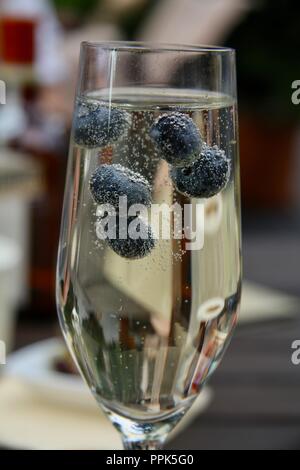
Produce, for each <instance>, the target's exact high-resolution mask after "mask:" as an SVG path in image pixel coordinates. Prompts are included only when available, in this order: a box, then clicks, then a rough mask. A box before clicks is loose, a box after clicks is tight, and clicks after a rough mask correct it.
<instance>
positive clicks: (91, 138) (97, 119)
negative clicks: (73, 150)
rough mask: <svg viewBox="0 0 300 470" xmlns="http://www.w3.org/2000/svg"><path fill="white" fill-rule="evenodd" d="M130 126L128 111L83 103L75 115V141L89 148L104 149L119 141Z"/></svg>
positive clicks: (79, 105) (94, 103)
mask: <svg viewBox="0 0 300 470" xmlns="http://www.w3.org/2000/svg"><path fill="white" fill-rule="evenodd" d="M129 126H130V116H129V114H128V113H127V112H126V111H124V110H120V109H117V108H109V107H108V106H104V105H100V104H99V103H96V102H84V101H81V102H79V103H78V107H77V110H76V113H75V120H74V141H75V143H76V144H78V145H82V146H85V147H88V148H97V147H104V146H106V145H108V144H112V143H114V142H116V141H117V140H119V139H120V137H122V135H123V134H124V133H125V132H126V131H127V130H128V128H129Z"/></svg>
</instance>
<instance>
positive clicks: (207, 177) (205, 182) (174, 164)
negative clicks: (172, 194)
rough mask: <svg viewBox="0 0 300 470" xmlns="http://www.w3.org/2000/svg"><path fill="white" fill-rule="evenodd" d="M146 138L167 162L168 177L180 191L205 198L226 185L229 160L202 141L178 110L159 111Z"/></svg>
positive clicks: (191, 121)
mask: <svg viewBox="0 0 300 470" xmlns="http://www.w3.org/2000/svg"><path fill="white" fill-rule="evenodd" d="M150 137H151V138H152V140H153V142H154V143H155V145H156V147H157V149H158V151H159V152H160V155H161V156H162V158H164V159H165V160H166V161H167V162H168V163H169V164H170V165H171V178H172V180H173V182H174V184H175V186H176V188H177V190H178V191H179V192H180V193H182V194H184V195H186V196H190V197H201V198H209V197H212V196H214V195H215V194H217V193H219V192H220V191H221V190H222V189H224V188H225V186H226V185H227V183H228V180H229V176H230V162H229V160H228V159H227V157H226V155H225V153H224V151H222V150H220V149H219V148H218V147H217V146H214V147H208V146H207V145H205V144H204V143H203V141H202V138H201V135H200V132H199V130H198V128H197V126H196V125H195V123H194V121H193V120H192V119H191V118H190V117H189V116H186V115H185V114H182V113H179V112H176V113H172V114H163V115H162V116H160V117H159V118H158V119H157V120H156V121H155V122H154V124H153V125H152V127H151V129H150Z"/></svg>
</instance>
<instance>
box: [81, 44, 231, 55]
mask: <svg viewBox="0 0 300 470" xmlns="http://www.w3.org/2000/svg"><path fill="white" fill-rule="evenodd" d="M81 47H82V48H101V49H104V50H110V51H113V50H117V51H118V52H150V53H151V52H152V53H155V52H156V53H157V52H189V53H205V52H206V53H221V54H224V53H225V54H230V53H231V54H234V53H235V49H233V48H231V47H226V46H215V45H206V44H205V45H204V44H199V45H198V44H176V43H174V44H173V43H164V42H151V41H82V42H81Z"/></svg>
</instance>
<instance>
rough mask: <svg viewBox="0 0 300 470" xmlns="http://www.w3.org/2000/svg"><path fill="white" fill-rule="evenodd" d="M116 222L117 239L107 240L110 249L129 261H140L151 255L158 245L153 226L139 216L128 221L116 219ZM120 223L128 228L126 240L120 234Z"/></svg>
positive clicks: (127, 219)
mask: <svg viewBox="0 0 300 470" xmlns="http://www.w3.org/2000/svg"><path fill="white" fill-rule="evenodd" d="M115 220H116V238H108V239H107V241H108V245H109V246H110V248H111V249H112V250H113V251H114V252H115V253H117V254H118V255H119V256H122V258H127V259H140V258H144V257H145V256H147V255H149V253H150V252H151V251H152V250H153V248H154V247H155V244H156V240H155V238H154V234H153V231H152V228H151V226H150V225H148V224H147V223H146V222H145V221H144V220H143V219H142V218H141V217H139V216H138V217H129V218H126V219H125V218H122V219H120V218H119V217H116V219H115ZM120 222H122V223H123V224H125V227H127V237H126V238H125V237H124V236H123V235H121V234H120V232H121V230H120V231H119V227H120ZM123 226H124V225H123Z"/></svg>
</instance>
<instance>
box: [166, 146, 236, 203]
mask: <svg viewBox="0 0 300 470" xmlns="http://www.w3.org/2000/svg"><path fill="white" fill-rule="evenodd" d="M171 177H172V180H173V181H174V184H175V186H176V188H177V190H178V191H179V192H180V193H182V194H184V195H185V196H190V197H202V198H208V197H212V196H214V195H215V194H217V193H219V192H220V191H222V189H224V188H225V186H226V185H227V183H228V181H229V177H230V161H229V160H228V158H227V157H226V155H225V153H224V151H223V150H220V149H219V148H218V147H217V146H214V147H205V148H204V150H203V152H202V153H201V154H200V157H199V158H198V160H196V161H195V162H194V163H193V164H192V165H191V166H187V167H184V168H172V169H171Z"/></svg>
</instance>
